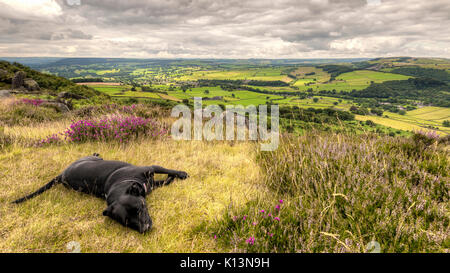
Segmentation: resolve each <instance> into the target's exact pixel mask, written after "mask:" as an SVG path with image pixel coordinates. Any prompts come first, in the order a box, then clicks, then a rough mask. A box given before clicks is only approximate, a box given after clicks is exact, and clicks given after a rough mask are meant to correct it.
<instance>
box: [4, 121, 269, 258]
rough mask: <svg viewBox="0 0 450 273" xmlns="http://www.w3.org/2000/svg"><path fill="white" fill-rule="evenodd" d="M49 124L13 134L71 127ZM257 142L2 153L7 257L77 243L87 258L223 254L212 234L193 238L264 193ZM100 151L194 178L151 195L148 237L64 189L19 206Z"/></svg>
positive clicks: (148, 144)
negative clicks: (232, 209)
mask: <svg viewBox="0 0 450 273" xmlns="http://www.w3.org/2000/svg"><path fill="white" fill-rule="evenodd" d="M64 126H65V124H64V123H60V122H57V123H49V124H46V125H44V124H43V125H40V126H38V127H36V128H35V129H34V128H33V130H31V128H28V130H27V128H25V127H15V128H7V131H8V132H9V133H11V134H15V136H19V137H20V136H22V137H31V138H38V137H39V136H41V137H43V136H45V135H47V134H48V133H49V132H50V131H51V133H54V132H55V131H58V130H59V128H63V127H64ZM252 150H254V149H253V148H252V144H250V143H237V144H236V145H230V144H229V143H223V142H222V143H206V142H195V141H193V142H177V141H173V140H166V141H163V140H159V141H136V142H133V143H130V144H128V145H127V146H120V145H119V144H111V143H109V144H108V143H86V144H67V145H63V146H49V147H42V148H26V147H21V145H20V144H16V145H13V146H12V147H11V148H10V149H8V150H5V151H3V152H1V153H0V188H1V189H2V190H1V191H0V219H1V220H0V238H1V239H0V249H1V250H0V251H2V252H66V251H67V249H66V244H67V243H68V242H70V241H77V242H79V243H80V244H81V248H82V251H83V252H211V251H228V250H229V249H227V248H226V247H225V248H218V247H217V246H216V244H215V241H214V240H213V238H211V237H210V236H209V235H208V234H198V233H193V232H192V229H193V228H195V227H196V226H197V225H198V223H200V222H204V221H207V222H208V221H209V222H213V220H217V219H216V218H217V217H218V216H220V215H223V214H224V213H223V211H224V210H225V209H226V207H227V206H228V204H229V203H230V201H231V200H232V201H233V202H234V203H238V204H244V203H246V202H247V200H250V199H253V198H255V195H256V194H258V192H259V190H258V189H264V188H261V185H260V184H259V183H260V182H259V181H260V177H259V176H260V173H259V168H258V166H257V165H256V163H255V162H254V160H253V158H254V155H253V153H252V152H250V151H252ZM93 152H98V153H100V154H101V155H102V156H103V158H105V159H114V160H122V161H127V162H130V163H132V164H136V165H153V164H158V165H161V166H164V167H166V168H172V169H179V170H184V171H187V172H188V173H189V174H190V178H189V179H187V180H184V181H175V182H174V183H173V184H171V185H169V186H167V187H163V188H159V189H156V190H155V191H154V192H153V193H151V194H150V195H149V196H148V197H147V200H148V207H149V212H150V215H151V217H152V219H153V222H154V227H153V229H152V231H151V232H150V233H147V234H144V235H141V234H138V233H137V232H135V231H132V230H129V229H126V228H124V227H122V226H121V225H120V224H118V223H116V222H114V221H112V220H110V219H108V218H106V217H104V216H102V210H103V209H104V208H105V202H104V201H103V200H101V199H97V198H95V197H93V196H89V195H86V194H82V193H78V192H75V191H72V190H69V189H66V188H64V187H63V186H61V185H58V186H56V187H55V188H53V189H51V190H49V191H47V192H45V193H44V194H42V195H40V196H38V197H36V198H34V199H32V200H29V201H27V202H25V203H23V204H21V205H12V204H10V202H11V201H13V200H14V199H16V198H18V197H21V196H23V195H25V194H27V193H30V192H32V191H34V190H36V189H37V188H39V187H40V186H42V185H44V184H45V183H47V182H48V181H49V180H50V179H51V178H53V177H54V176H56V175H58V174H59V173H60V172H61V171H62V170H63V169H64V168H65V167H66V166H67V165H68V164H70V163H71V162H73V161H74V160H76V159H77V158H79V157H82V156H85V155H88V154H92V153H93Z"/></svg>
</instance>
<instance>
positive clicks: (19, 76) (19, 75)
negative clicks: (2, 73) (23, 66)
mask: <svg viewBox="0 0 450 273" xmlns="http://www.w3.org/2000/svg"><path fill="white" fill-rule="evenodd" d="M26 76H27V74H26V73H25V72H23V71H17V72H16V74H14V77H13V79H12V89H20V88H21V87H23V84H24V83H25V77H26Z"/></svg>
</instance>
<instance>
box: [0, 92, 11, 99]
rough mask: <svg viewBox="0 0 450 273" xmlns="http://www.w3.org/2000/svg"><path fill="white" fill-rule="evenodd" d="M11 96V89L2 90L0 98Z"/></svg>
mask: <svg viewBox="0 0 450 273" xmlns="http://www.w3.org/2000/svg"><path fill="white" fill-rule="evenodd" d="M10 96H11V90H0V98H7V97H10Z"/></svg>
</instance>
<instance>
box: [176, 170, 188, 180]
mask: <svg viewBox="0 0 450 273" xmlns="http://www.w3.org/2000/svg"><path fill="white" fill-rule="evenodd" d="M177 177H178V178H180V179H186V178H188V177H189V175H188V174H187V172H183V171H180V172H178V173H177Z"/></svg>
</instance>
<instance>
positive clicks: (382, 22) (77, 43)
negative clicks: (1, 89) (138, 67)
mask: <svg viewBox="0 0 450 273" xmlns="http://www.w3.org/2000/svg"><path fill="white" fill-rule="evenodd" d="M376 2H379V4H378V5H374V4H376ZM80 4H81V5H79V6H78V5H76V6H70V5H68V4H67V1H66V0H54V1H52V0H35V1H24V0H14V1H13V0H0V56H17V55H20V56H24V55H26V56H42V55H44V54H45V55H48V56H80V57H82V56H86V57H92V56H98V57H143V58H144V57H147V58H151V57H162V56H165V57H192V58H195V57H208V58H209V57H217V58H256V57H259V58H310V57H324V58H325V57H373V56H384V55H392V54H394V55H419V56H430V55H433V56H441V57H450V55H449V42H450V40H449V38H448V37H450V28H448V27H447V26H448V25H450V17H449V16H448V14H450V2H449V1H448V0H434V1H423V0H383V1H376V0H369V1H367V0H314V1H312V0H311V1H306V0H303V1H302V0H259V1H253V0H228V1H215V0H171V1H167V0H152V1H144V0H127V1H123V0H103V1H101V0H82V1H80ZM69 47H70V48H69Z"/></svg>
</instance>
